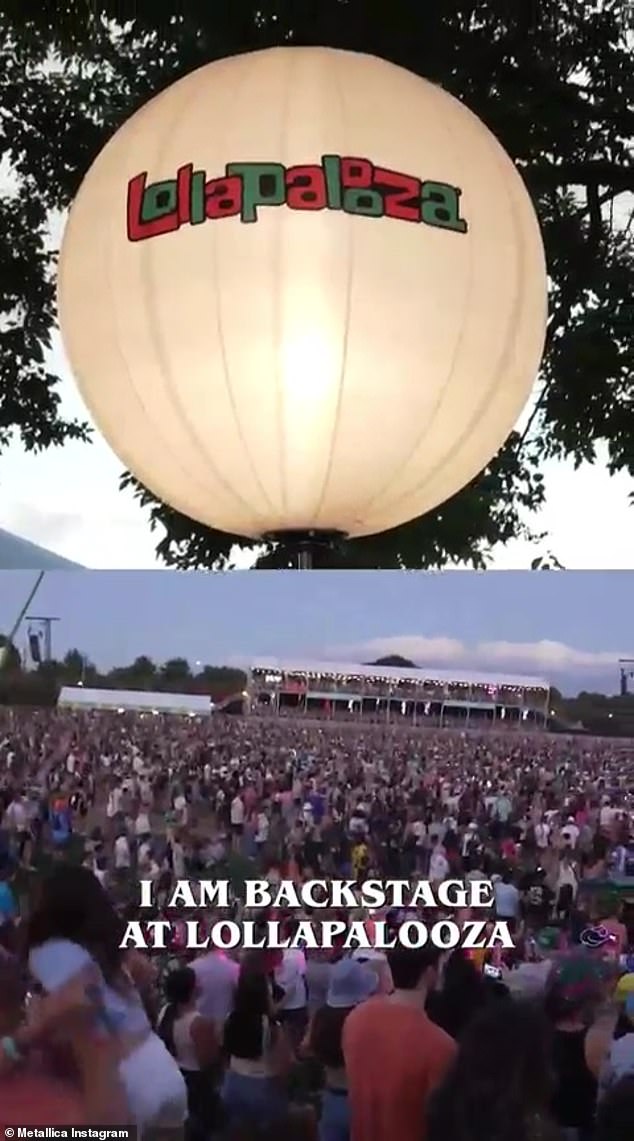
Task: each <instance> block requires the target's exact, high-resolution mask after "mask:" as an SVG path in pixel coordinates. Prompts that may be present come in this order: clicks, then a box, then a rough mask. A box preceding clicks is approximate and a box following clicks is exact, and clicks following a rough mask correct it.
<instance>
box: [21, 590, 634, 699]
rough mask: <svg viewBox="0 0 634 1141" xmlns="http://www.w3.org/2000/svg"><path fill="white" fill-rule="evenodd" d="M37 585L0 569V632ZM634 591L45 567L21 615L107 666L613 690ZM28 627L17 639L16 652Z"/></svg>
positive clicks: (65, 646)
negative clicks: (294, 667)
mask: <svg viewBox="0 0 634 1141" xmlns="http://www.w3.org/2000/svg"><path fill="white" fill-rule="evenodd" d="M36 581H37V575H36V574H34V573H33V572H32V571H31V572H28V571H3V572H0V630H2V631H4V632H6V633H10V632H11V631H12V630H13V629H14V627H15V625H16V622H17V620H18V617H19V615H20V612H21V610H22V608H23V607H24V605H25V604H26V601H27V599H28V596H29V593H30V591H31V590H32V588H33V586H34V584H35V583H36ZM633 591H634V571H630V572H627V571H620V572H619V571H577V572H576V573H575V572H572V573H565V574H564V573H560V572H557V571H552V572H550V573H549V572H546V571H545V572H542V573H541V574H536V573H535V572H534V571H525V572H524V573H523V574H522V573H517V574H505V573H498V574H496V573H489V574H478V573H477V572H475V571H471V572H469V571H447V572H444V573H440V574H433V573H431V572H430V573H428V574H403V573H402V572H400V571H311V572H304V573H302V572H299V573H298V572H297V571H260V572H259V573H258V574H245V573H244V572H243V573H240V572H237V573H235V574H207V573H206V572H202V571H201V572H193V573H192V572H185V571H180V572H179V571H167V572H164V573H162V574H157V573H156V572H154V573H153V572H151V571H136V572H135V571H128V572H119V573H117V572H113V571H102V572H99V571H97V572H94V573H86V572H85V571H50V572H47V574H46V575H45V576H44V579H43V580H42V581H41V583H40V587H39V590H38V592H37V594H36V597H35V599H33V601H32V603H31V604H30V606H29V608H28V614H31V615H32V614H36V615H38V614H40V615H45V614H48V615H51V616H52V617H55V618H56V619H57V621H56V622H55V624H54V628H53V653H54V656H56V657H58V658H59V657H63V655H64V654H65V653H66V652H67V651H68V650H70V649H71V648H77V649H79V650H81V651H82V652H83V653H84V654H86V655H87V656H88V658H89V659H90V660H92V661H93V662H95V663H96V664H97V665H98V666H100V667H101V668H102V669H110V668H112V667H113V666H115V665H122V664H125V663H128V662H131V661H132V660H133V659H134V658H135V657H137V656H138V655H139V654H148V655H149V656H150V657H152V658H153V659H154V660H155V661H157V662H161V661H165V660H166V659H167V658H171V657H179V656H183V657H186V658H188V659H189V661H190V663H192V664H194V663H195V662H199V663H201V662H202V663H205V662H208V663H210V664H212V665H240V666H244V665H246V664H253V663H254V662H259V663H260V664H266V660H267V659H271V658H279V659H282V660H283V661H291V662H292V661H297V660H298V659H300V660H301V659H303V660H306V659H309V660H310V661H315V662H318V661H340V662H346V663H350V662H355V663H359V662H372V661H376V659H377V658H380V657H383V656H385V655H388V654H400V655H402V656H403V657H406V658H409V659H410V660H411V661H413V662H415V663H416V664H417V665H419V666H421V667H423V668H425V669H429V670H432V671H433V669H435V668H440V669H456V670H457V671H460V670H463V669H466V670H484V671H485V672H487V673H489V674H491V675H492V676H493V675H497V678H498V679H499V677H500V676H501V675H508V674H512V675H514V676H516V675H520V676H528V677H540V678H544V679H545V680H546V681H548V682H549V683H551V684H553V685H556V686H557V687H558V688H559V689H561V690H562V691H563V692H564V693H569V694H571V693H572V694H574V693H578V692H579V690H581V689H587V690H598V691H600V692H605V693H616V692H617V691H618V686H619V659H632V660H633V661H634V610H633V609H632V605H631V603H632V597H634V595H633ZM31 625H32V624H31V623H30V622H29V621H28V620H25V621H24V622H22V624H21V625H20V626H19V628H18V629H17V630H16V632H15V635H14V638H15V644H16V646H18V648H19V649H20V650H24V649H25V646H26V635H27V634H28V631H29V629H30V628H31Z"/></svg>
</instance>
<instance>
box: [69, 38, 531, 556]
mask: <svg viewBox="0 0 634 1141" xmlns="http://www.w3.org/2000/svg"><path fill="white" fill-rule="evenodd" d="M546 304H547V286H546V271H545V264H544V252H543V246H542V241H541V236H540V231H539V227H538V224H537V220H536V217H535V213H534V210H533V207H532V204H531V202H530V199H529V197H528V194H527V192H526V190H525V188H524V184H523V182H522V180H521V178H520V176H519V174H518V173H517V171H516V170H515V167H514V165H513V163H512V162H511V160H510V159H509V158H508V156H507V155H506V154H505V152H504V151H503V150H502V148H501V147H500V145H499V143H498V142H497V141H496V139H495V138H494V137H493V135H492V134H491V133H490V131H489V130H488V129H487V128H486V127H485V126H484V125H483V124H482V123H481V122H480V120H479V119H477V118H476V117H475V116H474V115H473V114H472V113H471V112H470V111H468V110H467V109H466V107H464V106H463V105H462V104H461V103H460V102H459V101H458V100H456V99H454V98H453V97H452V96H450V95H448V94H446V93H445V92H444V91H442V90H441V89H440V88H438V87H436V86H433V85H432V84H431V83H428V82H426V81H424V80H422V79H420V78H418V77H417V76H415V75H413V74H411V73H410V72H408V71H404V70H402V69H401V68H398V67H395V66H393V65H392V64H390V63H386V62H385V61H384V60H380V59H376V58H373V57H370V56H366V55H359V54H355V53H351V52H343V51H335V50H331V49H325V48H275V49H271V50H267V51H262V52H256V53H254V54H250V55H243V56H235V57H232V58H230V59H225V60H222V61H220V62H218V63H212V64H210V65H208V66H206V67H203V68H201V69H200V70H199V71H196V72H193V73H192V74H191V75H188V76H187V77H186V78H184V79H181V80H179V82H177V83H175V84H174V85H173V86H172V87H170V88H168V89H167V90H166V91H164V92H163V93H162V94H160V95H158V96H157V97H156V98H154V99H152V100H151V101H150V102H149V103H148V104H147V105H146V106H145V107H143V108H142V109H141V110H140V111H139V112H137V113H136V114H135V115H134V116H133V117H132V118H131V119H130V120H129V121H128V122H127V123H125V125H124V126H123V127H122V128H121V129H120V130H119V131H118V132H117V133H116V134H115V135H114V136H113V138H112V139H111V140H110V141H109V142H108V144H107V145H106V147H105V148H104V150H103V151H102V152H101V154H100V155H99V156H98V158H97V160H96V161H95V163H94V164H93V166H92V167H91V169H90V170H89V172H88V174H87V176H86V178H85V180H84V182H83V184H82V186H81V188H80V191H79V193H78V196H77V199H76V201H75V203H74V204H73V207H72V209H71V212H70V217H69V221H68V224H67V227H66V231H65V235H64V241H63V246H62V252H61V260H60V270H59V311H60V320H61V329H62V335H63V340H64V343H65V346H66V351H67V354H68V357H69V360H70V363H71V366H72V369H73V371H74V373H75V376H76V378H77V382H78V384H79V387H80V390H81V392H82V395H83V397H84V400H85V402H86V404H87V406H88V408H89V410H90V412H91V413H92V416H93V417H94V420H95V421H96V423H97V425H98V426H99V428H100V429H101V431H102V432H103V434H104V436H105V437H106V439H107V440H108V442H109V443H110V445H111V447H112V448H113V449H114V451H115V452H116V453H117V455H118V456H119V457H120V459H121V460H122V462H123V463H124V464H125V465H126V466H127V467H128V468H129V469H130V471H132V472H133V473H134V474H135V475H136V476H137V477H138V478H139V479H140V480H141V481H142V482H143V483H144V484H145V485H146V486H147V487H148V488H149V489H150V490H151V491H153V492H154V493H155V494H156V495H157V496H159V497H161V498H162V499H163V500H165V501H166V502H167V503H169V504H170V505H171V506H172V507H174V508H176V509H177V510H179V511H181V512H183V513H185V514H186V515H188V516H190V517H191V518H193V519H196V520H199V521H201V522H203V523H206V524H208V525H210V526H212V527H216V528H220V529H222V530H225V531H231V532H236V533H238V534H242V535H245V536H253V537H255V536H259V535H263V534H266V533H270V532H279V531H288V530H308V529H317V530H322V531H329V532H341V533H344V534H346V535H351V536H355V535H364V534H372V533H374V532H378V531H383V530H386V529H388V528H390V527H393V526H396V525H397V524H399V523H403V522H405V521H406V520H408V519H412V518H414V517H415V516H418V515H422V514H423V513H425V512H427V511H429V510H431V509H432V508H434V507H437V506H438V505H439V504H441V503H442V502H444V501H445V500H447V499H448V498H449V497H450V496H452V495H453V494H454V493H455V492H457V491H458V490H459V489H460V488H462V487H463V486H464V485H465V484H466V483H467V482H468V481H469V480H470V479H472V478H473V477H474V476H475V475H476V474H477V473H478V471H480V470H481V469H482V468H483V467H484V466H485V465H486V464H487V463H488V461H489V460H490V459H491V457H492V456H493V455H494V454H495V453H496V452H497V450H498V449H499V448H500V446H501V445H502V444H503V443H504V441H505V439H506V438H507V436H508V434H509V432H510V431H511V429H512V428H513V426H514V424H515V423H516V421H517V418H518V416H519V414H520V412H521V411H522V408H523V407H524V405H525V403H526V401H527V399H528V397H529V395H530V392H531V389H532V386H533V383H534V381H535V377H536V374H537V370H538V367H539V362H540V358H541V354H542V351H543V345H544V336H545V327H546Z"/></svg>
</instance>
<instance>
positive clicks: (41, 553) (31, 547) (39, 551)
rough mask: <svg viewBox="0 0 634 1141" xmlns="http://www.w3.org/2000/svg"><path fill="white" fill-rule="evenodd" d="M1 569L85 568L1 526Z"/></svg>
mask: <svg viewBox="0 0 634 1141" xmlns="http://www.w3.org/2000/svg"><path fill="white" fill-rule="evenodd" d="M0 570H35V571H37V570H44V571H46V570H83V567H80V566H79V564H78V563H71V562H70V561H69V560H68V559H63V558H62V557H61V555H56V554H54V553H53V551H47V550H46V549H45V548H44V547H38V546H37V545H36V544H35V543H31V542H29V540H28V539H21V538H20V537H19V535H12V534H11V532H10V531H3V530H2V528H0Z"/></svg>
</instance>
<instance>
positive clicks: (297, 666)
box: [251, 658, 550, 690]
mask: <svg viewBox="0 0 634 1141" xmlns="http://www.w3.org/2000/svg"><path fill="white" fill-rule="evenodd" d="M254 670H261V671H263V672H265V673H266V672H275V671H279V672H281V673H287V674H289V673H297V674H313V675H319V674H321V675H322V676H323V675H324V674H327V675H330V676H335V677H341V676H344V677H373V678H385V679H386V680H388V681H405V680H409V681H417V682H421V681H430V682H439V683H440V684H441V685H445V684H447V685H452V684H453V685H457V684H459V683H460V682H462V683H463V684H467V685H498V686H502V685H505V686H510V687H514V688H517V689H546V690H547V689H550V682H547V681H544V679H543V678H538V677H520V676H519V675H516V674H506V673H482V672H480V671H476V670H462V669H459V668H457V667H456V668H455V669H452V670H441V669H437V668H436V667H435V666H417V667H416V669H406V668H405V667H403V668H402V669H401V668H398V667H396V666H361V665H359V664H358V663H353V662H320V661H317V660H315V661H281V660H280V659H279V658H263V659H262V660H260V661H258V662H255V663H254V664H253V665H252V666H251V672H253V671H254Z"/></svg>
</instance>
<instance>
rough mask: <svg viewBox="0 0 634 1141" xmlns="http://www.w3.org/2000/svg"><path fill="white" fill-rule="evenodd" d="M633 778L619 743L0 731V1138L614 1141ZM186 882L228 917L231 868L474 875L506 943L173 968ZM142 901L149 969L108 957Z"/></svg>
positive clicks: (34, 725)
mask: <svg viewBox="0 0 634 1141" xmlns="http://www.w3.org/2000/svg"><path fill="white" fill-rule="evenodd" d="M633 777H634V742H631V741H618V740H614V741H603V740H596V739H591V738H587V737H583V736H579V737H563V736H552V735H548V734H546V733H541V734H540V733H530V734H526V735H522V733H521V731H516V732H514V733H512V734H510V733H495V732H490V731H489V732H486V733H477V732H468V731H454V730H451V729H447V730H434V729H419V730H414V729H408V730H399V729H397V728H395V727H391V726H388V725H384V726H377V725H370V726H364V725H360V724H356V725H354V726H352V725H350V724H342V725H338V724H337V723H336V722H334V721H331V722H328V723H314V724H313V723H307V722H299V721H294V720H292V719H287V720H279V719H274V718H265V717H258V718H257V719H254V718H244V717H238V716H235V717H234V716H230V715H221V714H216V715H212V716H210V717H208V718H205V719H203V718H194V717H192V718H189V717H176V716H167V715H156V716H154V715H152V714H139V713H124V714H117V713H110V712H90V711H88V712H81V713H76V712H71V711H62V710H46V711H44V710H39V711H34V710H2V711H0V1124H2V1125H3V1126H4V1127H5V1128H6V1127H11V1126H19V1125H25V1124H28V1125H31V1126H33V1127H35V1126H39V1125H53V1126H60V1127H62V1126H66V1125H70V1124H73V1125H75V1126H81V1125H84V1126H86V1127H91V1126H97V1125H100V1126H102V1127H106V1126H108V1127H112V1128H116V1126H117V1125H122V1126H123V1125H126V1124H133V1125H136V1126H137V1127H138V1128H139V1129H140V1131H141V1132H140V1135H141V1136H142V1137H143V1138H145V1137H153V1136H157V1137H158V1136H165V1137H168V1136H169V1137H172V1136H174V1137H178V1138H181V1137H184V1138H186V1139H187V1141H248V1139H250V1138H254V1139H258V1138H261V1139H265V1138H266V1139H271V1141H272V1139H273V1138H277V1139H279V1141H286V1139H289V1141H291V1139H295V1138H297V1139H301V1141H309V1139H315V1141H317V1139H318V1141H392V1139H395V1141H396V1139H398V1141H634V780H633ZM215 876H229V877H234V878H235V885H236V886H235V900H234V903H233V905H232V912H231V914H232V917H233V916H242V915H243V912H242V910H241V903H240V876H241V877H242V881H243V880H244V877H245V876H261V877H263V878H267V879H269V881H270V882H271V883H275V882H278V881H280V880H283V879H291V880H293V881H295V882H296V883H301V882H302V881H305V880H308V879H314V878H320V879H327V880H328V879H331V878H345V879H350V880H354V881H356V882H357V883H362V882H363V881H365V880H367V879H369V878H372V879H386V878H404V879H408V880H409V881H411V882H416V881H417V880H419V879H421V878H428V879H430V880H432V881H433V882H434V883H436V884H438V883H441V882H443V881H445V880H447V879H449V878H452V879H453V878H457V879H461V880H475V879H481V880H484V879H486V880H490V881H492V882H493V885H494V886H493V893H494V902H493V906H492V908H491V912H490V914H489V915H488V916H487V918H488V919H490V920H491V922H493V921H494V920H496V919H497V920H502V921H505V922H507V923H508V925H509V928H510V929H511V931H512V932H513V939H514V944H515V945H514V947H513V948H512V949H509V948H506V949H505V948H501V947H499V946H498V947H493V948H491V949H489V950H487V951H484V950H473V951H471V950H469V951H468V950H465V949H463V948H457V949H454V950H451V951H442V950H440V949H438V948H434V947H432V946H424V947H421V948H418V949H410V948H406V947H402V946H396V947H395V948H394V949H392V950H389V951H387V952H382V951H378V950H368V949H367V948H362V947H360V948H357V949H356V950H355V949H349V948H346V947H345V946H344V941H343V940H342V942H341V945H340V946H335V947H334V948H333V949H330V950H327V951H326V950H312V949H310V948H304V949H302V948H300V947H297V948H293V949H288V950H280V951H275V950H259V951H240V950H238V951H236V952H228V951H224V950H220V949H211V950H209V949H202V950H188V949H187V947H186V946H185V945H184V943H183V940H182V938H181V936H180V932H181V927H182V921H183V919H184V918H186V917H187V916H186V915H184V914H183V912H182V910H181V911H179V912H176V911H174V910H173V909H170V907H169V903H170V895H171V891H172V888H173V886H174V883H175V881H177V880H183V879H189V880H191V881H192V883H194V882H195V881H197V880H200V879H210V878H213V877H215ZM141 879H143V880H151V881H153V883H154V885H155V900H156V906H155V908H154V910H153V912H152V917H155V918H169V919H171V920H173V934H172V937H171V939H170V945H169V948H168V951H167V952H166V953H158V952H153V953H150V952H146V951H145V950H143V949H141V948H139V947H133V946H127V947H122V946H121V942H122V935H123V932H124V931H125V929H126V925H127V924H128V923H129V922H130V921H131V920H137V919H138V920H139V921H142V920H147V919H148V917H149V916H148V912H147V911H145V912H141V911H140V910H139V901H138V881H139V880H141ZM196 917H197V918H199V915H198V914H197V916H196ZM275 917H276V918H278V919H279V920H280V922H281V923H282V925H283V928H284V930H285V931H287V932H288V933H289V934H292V932H293V931H294V930H296V925H297V923H298V921H299V919H300V918H306V917H311V916H310V915H309V909H306V913H305V914H304V913H302V914H298V913H297V912H290V911H282V912H281V913H279V914H277V915H276V916H275ZM320 917H322V913H320ZM409 917H410V916H408V915H404V914H403V913H401V912H398V911H395V910H392V911H390V912H388V913H386V914H385V915H381V916H380V918H384V919H385V920H386V922H387V924H388V926H389V927H390V929H393V930H395V929H397V928H398V926H399V925H400V924H401V923H402V922H404V920H405V919H406V918H409ZM421 917H422V916H421ZM440 917H443V916H440ZM203 918H204V924H205V925H206V929H210V928H213V926H214V924H216V923H218V922H220V920H221V919H223V918H227V915H225V914H223V913H221V912H220V911H218V910H217V909H214V908H208V909H207V911H206V912H205V914H204V917H203ZM312 918H314V916H313V917H312ZM337 918H341V913H339V914H338V915H337ZM347 918H349V919H352V918H354V919H355V920H362V921H363V922H364V923H366V924H367V929H368V930H371V927H372V923H373V921H376V919H377V916H376V915H371V914H370V913H362V912H361V911H360V910H359V911H357V912H353V911H351V912H350V914H349V915H347ZM429 918H430V916H429V915H427V914H426V915H425V920H426V921H427V920H428V919H429ZM452 918H453V919H454V920H456V921H457V922H463V921H465V920H466V919H468V918H470V915H469V913H464V911H463V912H458V913H455V914H453V916H452ZM477 918H480V916H477Z"/></svg>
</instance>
